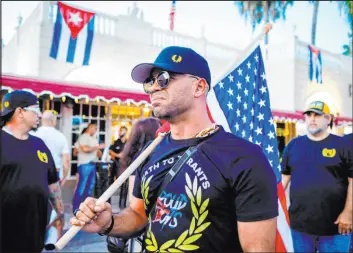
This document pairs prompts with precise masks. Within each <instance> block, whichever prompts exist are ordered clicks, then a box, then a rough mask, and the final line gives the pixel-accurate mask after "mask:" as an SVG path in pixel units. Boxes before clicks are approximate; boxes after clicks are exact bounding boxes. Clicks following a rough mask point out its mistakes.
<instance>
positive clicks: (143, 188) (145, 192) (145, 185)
mask: <svg viewBox="0 0 353 253" xmlns="http://www.w3.org/2000/svg"><path fill="white" fill-rule="evenodd" d="M152 177H153V175H152V176H150V177H149V178H148V179H147V180H146V177H144V178H143V179H142V185H141V194H142V197H143V199H144V200H145V201H144V202H145V209H146V208H147V205H148V204H149V203H150V202H149V201H148V192H149V190H150V187H149V184H150V182H151V179H152Z"/></svg>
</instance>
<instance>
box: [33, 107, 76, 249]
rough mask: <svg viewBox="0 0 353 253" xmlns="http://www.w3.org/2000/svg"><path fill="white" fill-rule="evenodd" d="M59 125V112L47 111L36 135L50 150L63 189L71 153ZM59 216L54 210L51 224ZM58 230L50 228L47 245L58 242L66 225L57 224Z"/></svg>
mask: <svg viewBox="0 0 353 253" xmlns="http://www.w3.org/2000/svg"><path fill="white" fill-rule="evenodd" d="M56 124H57V112H56V111H53V110H46V111H44V112H43V114H42V126H41V127H39V128H38V130H37V131H36V132H35V133H34V135H35V136H37V137H39V138H41V139H42V140H43V141H44V143H45V144H46V145H47V147H48V148H49V150H50V152H51V154H52V156H53V159H54V164H55V167H56V171H57V174H58V178H59V179H60V186H61V187H63V186H64V184H65V182H66V179H67V177H68V172H69V166H70V153H69V152H70V151H69V145H68V142H67V139H66V137H65V135H64V134H63V133H61V132H60V131H59V130H57V129H56V128H55V126H56ZM56 217H57V215H56V212H55V211H54V210H52V212H51V216H50V223H51V222H53V221H54V220H55V219H56ZM54 225H55V227H56V230H55V228H54V227H50V228H49V230H48V233H47V240H46V242H47V243H52V242H54V243H55V242H56V240H57V239H58V238H59V237H60V236H61V234H62V231H63V228H64V223H63V222H56V223H55V224H54Z"/></svg>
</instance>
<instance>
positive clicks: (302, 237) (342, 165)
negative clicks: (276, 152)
mask: <svg viewBox="0 0 353 253" xmlns="http://www.w3.org/2000/svg"><path fill="white" fill-rule="evenodd" d="M304 116H305V124H306V127H307V134H306V135H305V136H299V137H297V138H294V139H292V140H291V141H290V142H289V143H288V145H287V146H286V147H285V150H284V152H283V157H282V162H281V166H282V183H283V186H284V188H285V189H286V188H287V186H288V184H289V182H291V186H290V190H289V194H290V207H289V218H290V226H291V229H292V238H293V246H294V251H295V252H316V250H318V251H319V252H348V248H349V244H350V239H351V233H352V212H353V211H352V198H353V196H352V187H353V185H352V177H353V154H352V148H350V147H349V145H348V143H347V142H345V141H344V140H343V139H342V137H340V136H337V135H334V134H330V133H329V127H330V126H332V122H333V116H332V114H331V112H330V108H329V107H328V106H327V104H326V103H324V102H322V101H314V102H312V103H310V104H309V106H308V107H307V109H306V110H305V112H304Z"/></svg>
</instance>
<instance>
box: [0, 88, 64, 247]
mask: <svg viewBox="0 0 353 253" xmlns="http://www.w3.org/2000/svg"><path fill="white" fill-rule="evenodd" d="M40 115H41V111H40V108H39V103H38V99H37V97H36V96H35V95H33V94H31V93H29V92H26V91H22V90H15V91H13V92H10V93H7V94H6V95H5V96H4V97H3V101H2V110H1V114H0V116H1V127H2V129H1V130H0V137H1V138H0V140H1V150H0V160H1V165H0V196H1V198H0V206H1V211H0V215H1V217H0V220H1V233H0V237H1V239H0V242H1V248H0V252H41V251H42V250H43V247H44V240H45V232H46V225H47V222H48V218H47V216H48V215H47V212H48V197H49V200H50V203H51V204H52V206H53V208H54V210H55V211H56V212H57V214H58V220H59V221H63V213H64V210H63V205H62V200H61V190H60V186H59V184H58V177H57V173H56V168H55V165H54V161H53V158H52V155H51V153H50V151H49V149H48V147H47V146H46V145H45V144H44V142H43V141H42V140H41V139H39V138H38V137H35V136H32V135H30V134H28V133H29V131H30V130H31V129H36V128H37V127H38V124H39V116H40Z"/></svg>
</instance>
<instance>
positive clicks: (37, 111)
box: [22, 107, 41, 114]
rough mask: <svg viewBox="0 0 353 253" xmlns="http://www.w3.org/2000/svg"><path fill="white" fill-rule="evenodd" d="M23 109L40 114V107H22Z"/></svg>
mask: <svg viewBox="0 0 353 253" xmlns="http://www.w3.org/2000/svg"><path fill="white" fill-rule="evenodd" d="M22 109H23V110H26V111H30V112H34V113H37V114H41V111H40V108H39V107H23V108H22Z"/></svg>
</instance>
